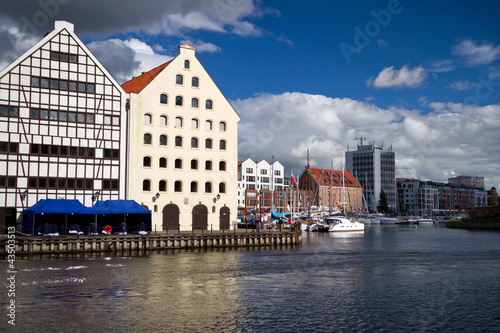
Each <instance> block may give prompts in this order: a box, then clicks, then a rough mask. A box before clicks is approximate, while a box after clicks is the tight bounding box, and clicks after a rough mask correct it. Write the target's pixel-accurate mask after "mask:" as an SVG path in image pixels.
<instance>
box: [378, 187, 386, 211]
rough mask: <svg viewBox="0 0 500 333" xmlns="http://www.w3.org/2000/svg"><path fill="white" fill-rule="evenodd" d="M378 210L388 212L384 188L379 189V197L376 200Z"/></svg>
mask: <svg viewBox="0 0 500 333" xmlns="http://www.w3.org/2000/svg"><path fill="white" fill-rule="evenodd" d="M377 209H378V211H379V212H382V213H388V212H389V204H388V203H387V196H386V195H385V192H384V190H382V191H380V199H379V200H378V207H377Z"/></svg>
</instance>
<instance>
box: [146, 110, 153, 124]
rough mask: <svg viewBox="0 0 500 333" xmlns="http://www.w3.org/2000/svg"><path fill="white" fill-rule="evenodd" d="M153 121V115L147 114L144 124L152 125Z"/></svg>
mask: <svg viewBox="0 0 500 333" xmlns="http://www.w3.org/2000/svg"><path fill="white" fill-rule="evenodd" d="M151 121H152V118H151V115H150V114H147V113H146V114H145V115H144V124H147V125H150V124H151Z"/></svg>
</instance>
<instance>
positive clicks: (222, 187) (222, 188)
mask: <svg viewBox="0 0 500 333" xmlns="http://www.w3.org/2000/svg"><path fill="white" fill-rule="evenodd" d="M219 193H226V184H225V183H219Z"/></svg>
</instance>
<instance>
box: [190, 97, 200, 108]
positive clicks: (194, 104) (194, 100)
mask: <svg viewBox="0 0 500 333" xmlns="http://www.w3.org/2000/svg"><path fill="white" fill-rule="evenodd" d="M191 107H192V108H198V98H192V99H191Z"/></svg>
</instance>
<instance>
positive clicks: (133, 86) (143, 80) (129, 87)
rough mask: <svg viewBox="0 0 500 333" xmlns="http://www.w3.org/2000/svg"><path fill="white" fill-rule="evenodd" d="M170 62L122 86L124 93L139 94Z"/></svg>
mask: <svg viewBox="0 0 500 333" xmlns="http://www.w3.org/2000/svg"><path fill="white" fill-rule="evenodd" d="M171 62H172V60H170V61H168V62H166V63H164V64H162V65H160V66H158V67H156V68H153V69H152V70H150V71H149V72H145V73H143V74H142V75H140V76H138V77H135V78H133V79H132V80H130V81H127V82H125V83H124V84H122V88H123V90H125V92H126V93H131V92H132V93H139V92H141V90H142V89H144V87H146V86H147V85H148V84H149V82H151V81H153V79H154V78H155V77H156V76H157V75H158V73H160V72H161V71H162V70H163V69H164V68H165V67H167V65H168V64H170V63H171Z"/></svg>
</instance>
